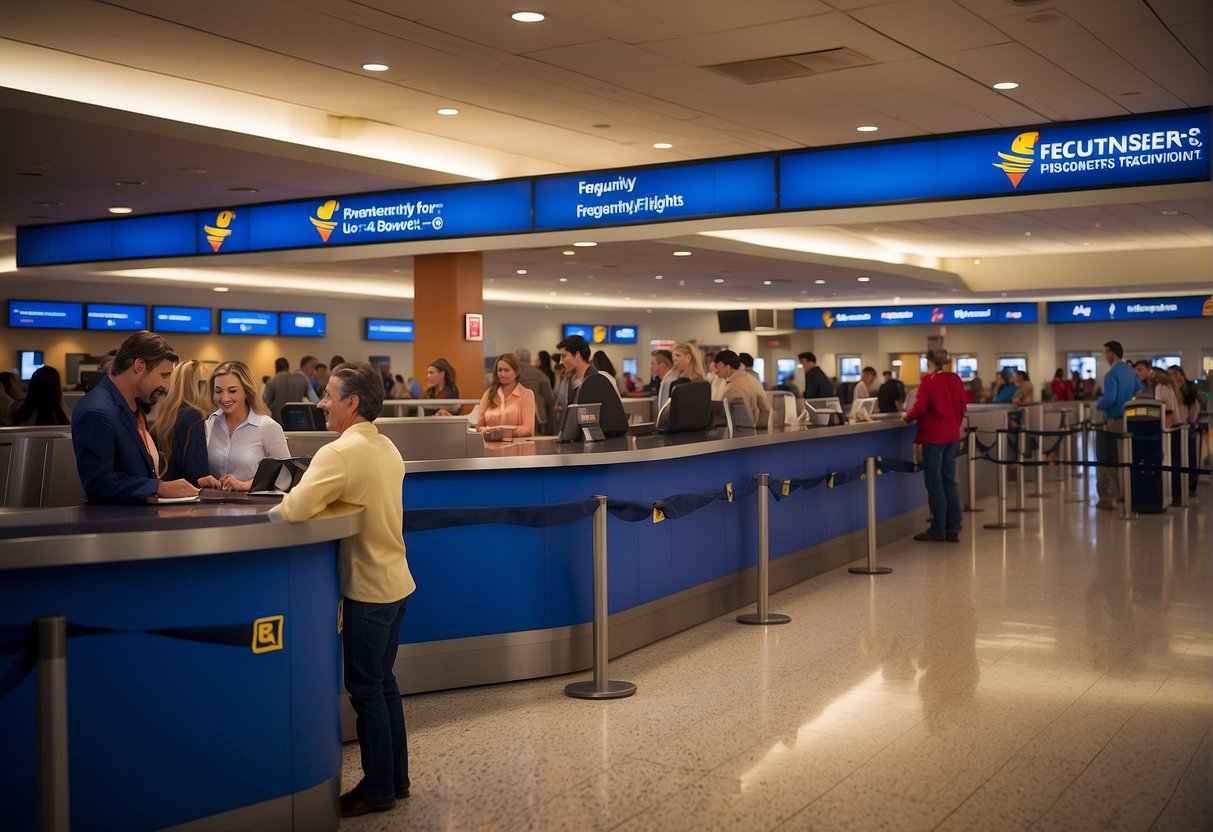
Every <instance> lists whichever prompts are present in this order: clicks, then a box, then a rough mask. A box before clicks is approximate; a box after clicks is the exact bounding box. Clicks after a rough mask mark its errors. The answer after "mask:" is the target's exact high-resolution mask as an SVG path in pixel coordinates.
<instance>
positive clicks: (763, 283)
mask: <svg viewBox="0 0 1213 832" xmlns="http://www.w3.org/2000/svg"><path fill="white" fill-rule="evenodd" d="M762 285H763V286H770V285H771V281H769V280H764V281H762Z"/></svg>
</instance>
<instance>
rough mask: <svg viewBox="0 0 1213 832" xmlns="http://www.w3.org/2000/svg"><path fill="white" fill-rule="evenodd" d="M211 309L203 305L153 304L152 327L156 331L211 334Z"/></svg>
mask: <svg viewBox="0 0 1213 832" xmlns="http://www.w3.org/2000/svg"><path fill="white" fill-rule="evenodd" d="M212 317H213V316H212V315H211V310H210V308H209V307H203V306H153V307H152V329H154V330H155V331H156V332H193V333H195V334H198V335H210V334H211V319H212Z"/></svg>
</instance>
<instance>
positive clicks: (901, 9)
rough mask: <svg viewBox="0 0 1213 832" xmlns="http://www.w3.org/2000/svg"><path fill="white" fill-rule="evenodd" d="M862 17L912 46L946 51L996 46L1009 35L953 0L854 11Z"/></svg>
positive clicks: (909, 0)
mask: <svg viewBox="0 0 1213 832" xmlns="http://www.w3.org/2000/svg"><path fill="white" fill-rule="evenodd" d="M854 15H855V17H856V18H857V19H858V20H861V21H863V22H864V23H866V24H868V25H869V26H872V27H873V28H875V29H876V30H877V31H879V32H883V33H884V34H885V35H887V36H888V37H891V38H893V39H894V40H896V41H897V42H899V43H902V44H905V45H906V46H908V47H909V48H911V49H914V50H916V51H918V52H922V53H923V54H927V55H935V56H939V55H946V54H948V53H950V52H957V51H961V50H967V49H978V48H981V47H983V46H993V45H995V44H999V43H1005V42H1007V41H1008V40H1009V38H1008V37H1007V35H1005V34H1003V33H1002V32H1000V31H999V30H998V29H997V28H996V27H994V26H992V25H990V24H989V23H987V22H986V21H984V20H982V19H981V18H980V17H978V16H977V15H975V14H973V13H972V12H970V11H968V10H967V9H965V8H964V7H963V6H961V5H960V4H959V3H955V2H953V0H902V2H896V3H887V4H885V5H880V6H872V7H869V8H866V9H861V10H858V11H856V12H854Z"/></svg>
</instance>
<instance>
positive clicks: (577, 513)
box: [404, 498, 598, 533]
mask: <svg viewBox="0 0 1213 832" xmlns="http://www.w3.org/2000/svg"><path fill="white" fill-rule="evenodd" d="M597 508H598V501H597V500H595V499H593V498H587V499H585V500H573V501H572V502H568V503H552V504H550V505H543V506H496V507H489V508H415V509H408V510H406V511H405V512H404V531H405V532H406V533H407V532H426V531H432V530H434V529H447V528H454V527H456V526H481V525H490V524H496V525H502V526H529V527H530V528H534V529H546V528H550V527H552V526H563V525H564V524H565V523H572V522H574V521H576V520H582V519H584V518H586V517H591V516H593V514H594V511H595V510H596V509H597Z"/></svg>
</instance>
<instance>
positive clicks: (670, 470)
mask: <svg viewBox="0 0 1213 832" xmlns="http://www.w3.org/2000/svg"><path fill="white" fill-rule="evenodd" d="M913 435H914V429H913V428H912V427H906V428H903V429H893V430H885V431H875V432H870V433H863V434H856V435H850V436H839V437H833V438H831V439H829V440H824V441H804V442H796V443H791V444H784V445H768V446H761V447H756V448H749V449H738V450H735V451H724V452H719V453H714V454H706V455H703V456H698V457H687V458H682V459H677V460H669V461H654V462H629V463H626V464H618V465H593V466H571V467H554V468H529V469H527V468H522V469H512V470H509V469H507V470H491V471H457V472H441V473H417V474H407V475H406V476H405V480H404V502H405V506H406V507H407V508H409V509H419V508H427V507H432V508H448V507H458V506H473V507H491V506H502V505H543V504H554V503H561V502H567V501H570V500H575V499H580V498H584V497H591V496H593V495H594V494H605V495H607V496H609V497H612V498H618V499H624V500H639V501H652V500H658V499H662V498H664V497H669V496H671V495H674V494H681V493H715V492H716V491H718V490H720V489H721V488H723V487H724V484H725V483H726V482H730V481H731V482H732V483H733V484H734V486H735V487H736V488H740V487H741V485H742V484H743V483H744V482H746V481H748V480H749V479H752V478H753V477H754V475H755V474H757V473H760V472H767V473H770V474H771V475H772V477H774V478H776V479H784V478H789V479H795V478H802V477H814V476H819V475H821V474H824V473H828V472H830V471H835V470H849V469H851V468H854V467H856V466H861V465H862V464H863V460H864V458H865V457H866V456H868V455H870V454H876V455H881V456H884V457H887V458H890V459H894V458H901V459H909V458H910V455H911V441H912V438H913ZM877 494H878V512H877V514H878V517H879V518H880V519H887V518H890V517H894V516H897V515H900V514H902V513H904V512H906V511H910V510H912V509H914V508H917V507H918V506H921V505H923V504H924V503H925V492H924V490H923V488H922V482H921V478H920V477H917V476H913V475H908V474H887V475H885V476H883V477H881V479H880V488H878V491H877ZM770 506H771V513H770V517H771V526H770V553H771V557H772V558H779V557H782V556H784V555H788V554H791V553H793V552H796V551H799V550H801V549H803V548H805V547H809V546H813V545H816V544H819V543H824V542H826V541H828V540H831V539H833V538H836V537H839V536H841V535H844V534H849V533H851V532H855V531H859V530H861V529H864V528H866V525H867V496H866V486H865V484H864V483H863V482H861V481H855V482H851V483H848V484H846V485H841V486H839V487H837V488H833V489H831V488H827V487H826V486H825V485H820V486H818V487H816V488H814V489H812V490H810V491H806V492H794V493H793V494H792V495H791V496H790V497H788V498H785V499H784V500H782V501H780V502H776V501H775V500H774V499H773V498H772V500H771V504H770ZM756 523H757V518H756V503H755V497H753V496H751V497H748V498H746V499H744V500H739V501H736V502H734V503H732V504H729V503H727V502H724V501H721V502H716V503H712V504H711V505H709V506H707V507H706V508H703V509H700V510H699V511H697V512H695V513H693V514H691V515H690V516H688V517H685V518H682V519H678V520H665V521H663V522H661V523H657V524H654V523H652V522H651V521H643V522H640V523H627V522H623V521H621V520H617V519H615V518H614V517H611V518H610V519H609V521H608V523H607V548H608V560H609V581H610V583H609V599H610V611H611V612H612V613H616V612H620V611H622V610H626V609H630V608H632V607H635V606H638V605H641V604H645V603H648V602H650V601H655V600H658V599H661V598H664V597H667V596H669V595H672V594H674V593H676V592H681V591H682V590H685V589H691V588H692V587H696V586H699V585H701V584H704V583H707V582H709V581H713V580H716V579H717V578H722V577H726V576H728V575H732V574H733V573H735V572H738V571H739V570H742V569H746V568H748V567H751V566H753V565H754V564H755V563H756V562H757V536H758V534H757V526H756ZM591 529H592V521H591V520H589V519H584V520H579V521H575V522H572V523H569V524H566V525H562V526H555V527H553V528H549V529H528V528H522V527H517V526H468V527H463V528H453V529H440V530H434V531H426V532H416V533H410V534H408V535H406V538H405V543H406V544H407V547H408V558H409V568H410V570H411V571H412V573H413V576H414V578H415V579H416V581H417V587H418V590H417V593H416V594H415V595H414V596H413V599H412V601H410V603H409V612H408V615H407V616H406V617H405V622H404V628H403V630H402V635H401V641H402V642H403V643H410V644H411V643H419V642H426V641H438V640H443V639H450V638H463V637H469V636H480V635H490V634H498V633H510V632H519V631H526V630H537V629H547V628H553V627H566V626H570V625H574V624H580V623H583V622H586V621H589V620H590V619H591V617H592V611H593V601H592V591H591V590H592V574H591V553H592V531H591ZM451 609H458V610H459V615H457V616H452V615H450V610H451Z"/></svg>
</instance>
